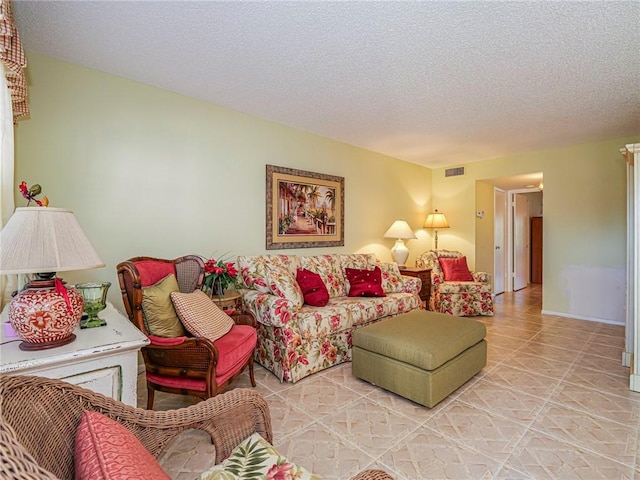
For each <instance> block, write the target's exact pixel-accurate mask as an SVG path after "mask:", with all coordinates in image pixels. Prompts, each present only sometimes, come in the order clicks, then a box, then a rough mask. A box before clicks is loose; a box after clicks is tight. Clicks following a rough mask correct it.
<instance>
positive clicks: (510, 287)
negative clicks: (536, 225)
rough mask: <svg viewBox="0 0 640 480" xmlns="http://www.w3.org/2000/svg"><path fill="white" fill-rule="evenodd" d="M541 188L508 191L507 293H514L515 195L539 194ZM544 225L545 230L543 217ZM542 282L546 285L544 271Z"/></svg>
mask: <svg viewBox="0 0 640 480" xmlns="http://www.w3.org/2000/svg"><path fill="white" fill-rule="evenodd" d="M539 191H540V189H539V188H518V189H514V190H507V283H506V285H505V287H506V288H505V292H513V275H514V273H515V272H514V271H513V268H514V267H513V254H514V250H515V247H514V245H513V223H514V222H513V207H514V205H515V198H514V197H515V195H517V194H519V193H535V192H539ZM542 225H543V228H544V216H543V217H542ZM542 272H543V273H542V282H543V283H544V269H543V270H542Z"/></svg>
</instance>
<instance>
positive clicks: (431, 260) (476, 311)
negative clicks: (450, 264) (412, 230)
mask: <svg viewBox="0 0 640 480" xmlns="http://www.w3.org/2000/svg"><path fill="white" fill-rule="evenodd" d="M462 256H463V255H462V253H461V252H457V251H455V250H429V251H427V252H424V253H423V254H422V255H420V257H419V258H418V259H417V260H416V267H418V268H429V269H431V299H430V301H429V309H430V310H433V311H436V312H440V313H448V314H451V315H457V316H459V317H471V316H476V315H486V316H492V315H493V297H492V296H491V284H490V283H489V274H488V273H486V272H471V275H472V276H473V279H474V281H473V282H451V281H445V279H444V273H443V272H442V268H441V267H440V262H439V261H438V258H439V257H443V258H459V257H462Z"/></svg>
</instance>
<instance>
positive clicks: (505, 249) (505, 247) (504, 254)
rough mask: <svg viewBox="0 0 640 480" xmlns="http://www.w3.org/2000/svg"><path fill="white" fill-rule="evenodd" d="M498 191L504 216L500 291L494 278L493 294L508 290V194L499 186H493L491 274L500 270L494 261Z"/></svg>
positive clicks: (496, 275)
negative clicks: (501, 199)
mask: <svg viewBox="0 0 640 480" xmlns="http://www.w3.org/2000/svg"><path fill="white" fill-rule="evenodd" d="M498 192H500V194H501V195H503V197H504V205H503V211H504V218H503V219H502V224H503V226H502V242H501V245H502V272H501V273H502V291H500V292H498V291H497V289H496V283H497V282H496V281H495V280H494V282H493V294H494V295H499V294H501V293H504V292H508V291H510V290H507V286H508V283H509V280H508V277H509V275H508V273H507V272H508V264H507V252H508V244H507V231H508V228H507V217H508V213H507V210H509V206H508V205H509V201H508V198H509V197H508V194H507V191H506V190H504V189H503V188H499V187H495V186H494V187H493V208H494V220H493V221H494V224H493V234H494V238H493V275H494V278H496V279H497V278H498V274H499V273H500V272H498V269H497V262H496V258H497V253H496V252H497V243H498V239H497V238H496V237H495V232H496V225H495V222H496V211H497V208H496V207H497V205H498V198H497V193H498Z"/></svg>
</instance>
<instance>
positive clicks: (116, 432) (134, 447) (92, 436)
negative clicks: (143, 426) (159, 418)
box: [73, 410, 170, 480]
mask: <svg viewBox="0 0 640 480" xmlns="http://www.w3.org/2000/svg"><path fill="white" fill-rule="evenodd" d="M73 462H74V466H75V470H76V475H75V478H76V479H77V480H85V479H86V480H144V479H148V478H153V479H154V480H156V479H158V480H162V479H164V480H170V477H169V475H167V474H166V473H165V472H164V470H162V467H160V465H159V464H158V462H157V461H156V459H155V458H154V457H153V455H151V454H150V453H149V451H148V450H147V449H145V448H144V446H143V445H142V443H140V441H139V440H138V439H137V438H136V436H135V435H134V434H133V433H132V432H131V431H129V430H127V429H126V428H125V427H124V425H122V424H120V423H118V422H116V421H115V420H112V419H110V418H109V417H107V416H105V415H103V414H101V413H98V412H94V411H91V410H85V411H84V412H83V413H82V419H81V420H80V424H79V425H78V428H77V431H76V439H75V448H74V455H73Z"/></svg>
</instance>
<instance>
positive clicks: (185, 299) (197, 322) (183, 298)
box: [171, 290, 234, 342]
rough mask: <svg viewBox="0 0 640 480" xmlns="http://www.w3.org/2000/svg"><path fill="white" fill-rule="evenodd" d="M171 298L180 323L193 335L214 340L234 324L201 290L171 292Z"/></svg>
mask: <svg viewBox="0 0 640 480" xmlns="http://www.w3.org/2000/svg"><path fill="white" fill-rule="evenodd" d="M171 300H172V301H173V306H174V307H175V309H176V312H178V316H179V317H180V320H182V324H183V325H184V327H185V328H186V329H187V330H189V332H190V333H191V334H192V335H193V336H196V337H204V338H208V339H209V340H211V341H212V342H214V341H216V340H217V339H218V338H220V337H222V336H223V335H225V334H226V333H228V332H229V330H231V327H233V325H234V321H233V319H232V318H231V317H230V316H229V315H227V314H226V313H224V312H223V311H222V310H220V309H219V308H218V306H217V305H216V304H215V303H213V301H212V300H211V299H210V298H209V296H208V295H207V294H206V293H204V292H203V291H202V290H196V291H194V292H193V293H180V292H172V293H171Z"/></svg>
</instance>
